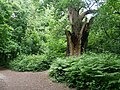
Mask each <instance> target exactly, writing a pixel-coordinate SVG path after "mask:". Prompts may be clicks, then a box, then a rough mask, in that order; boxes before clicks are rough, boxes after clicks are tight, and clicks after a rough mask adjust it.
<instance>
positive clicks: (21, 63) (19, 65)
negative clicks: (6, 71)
mask: <svg viewBox="0 0 120 90" xmlns="http://www.w3.org/2000/svg"><path fill="white" fill-rule="evenodd" d="M50 63H51V61H50V60H48V59H47V57H46V56H45V55H30V56H25V55H21V56H19V57H17V58H16V59H15V60H14V61H11V62H10V63H9V68H11V69H12V70H15V71H43V70H47V69H49V67H50Z"/></svg>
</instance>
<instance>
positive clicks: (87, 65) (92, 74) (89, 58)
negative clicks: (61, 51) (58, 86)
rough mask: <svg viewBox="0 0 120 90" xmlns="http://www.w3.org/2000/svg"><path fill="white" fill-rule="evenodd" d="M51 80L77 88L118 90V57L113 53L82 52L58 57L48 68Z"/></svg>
mask: <svg viewBox="0 0 120 90" xmlns="http://www.w3.org/2000/svg"><path fill="white" fill-rule="evenodd" d="M49 76H50V77H51V79H52V80H53V81H56V82H64V83H66V84H67V85H68V86H69V87H75V88H77V90H119V89H120V57H119V56H117V55H113V54H104V53H103V54H94V53H89V54H84V55H83V56H81V57H69V58H63V59H61V58H58V59H57V61H55V62H54V63H53V64H52V65H51V68H50V70H49Z"/></svg>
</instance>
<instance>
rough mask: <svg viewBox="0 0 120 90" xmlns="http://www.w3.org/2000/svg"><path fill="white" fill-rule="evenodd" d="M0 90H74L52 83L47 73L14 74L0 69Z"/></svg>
mask: <svg viewBox="0 0 120 90" xmlns="http://www.w3.org/2000/svg"><path fill="white" fill-rule="evenodd" d="M0 90H74V89H70V88H68V87H67V86H66V85H64V84H60V83H53V82H52V81H51V80H50V79H49V77H48V71H43V72H15V71H11V70H7V69H3V68H1V69H0Z"/></svg>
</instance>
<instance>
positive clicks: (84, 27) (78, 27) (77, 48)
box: [65, 7, 93, 56]
mask: <svg viewBox="0 0 120 90" xmlns="http://www.w3.org/2000/svg"><path fill="white" fill-rule="evenodd" d="M90 13H93V11H92V10H88V11H86V12H83V13H82V14H80V15H79V11H77V10H75V9H74V8H72V7H69V8H68V19H69V21H70V24H71V28H72V31H71V32H70V31H65V33H66V38H67V51H66V54H67V56H78V55H81V54H82V53H83V52H84V51H85V49H86V46H87V41H88V29H89V25H90V23H91V21H92V19H90V21H89V22H87V19H86V20H85V21H84V22H83V19H84V18H85V16H86V15H87V14H90Z"/></svg>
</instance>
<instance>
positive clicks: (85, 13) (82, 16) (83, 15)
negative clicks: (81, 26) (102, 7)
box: [79, 10, 97, 21]
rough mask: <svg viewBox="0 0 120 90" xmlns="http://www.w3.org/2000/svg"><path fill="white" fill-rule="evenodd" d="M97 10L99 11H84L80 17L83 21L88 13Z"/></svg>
mask: <svg viewBox="0 0 120 90" xmlns="http://www.w3.org/2000/svg"><path fill="white" fill-rule="evenodd" d="M95 11H97V10H87V11H85V12H83V13H82V14H80V17H79V18H80V20H81V21H82V20H83V18H84V17H85V16H86V15H87V14H91V13H94V12H95Z"/></svg>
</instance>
